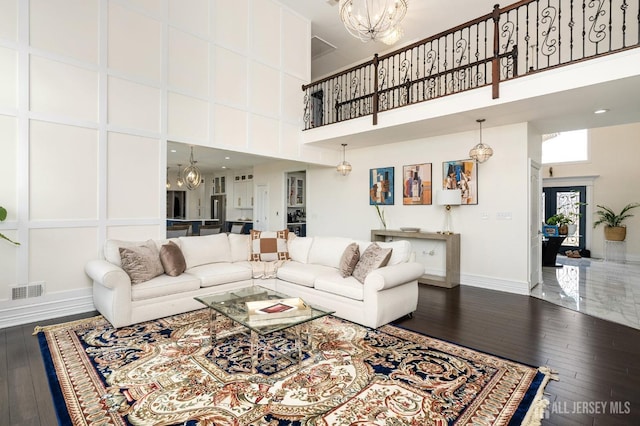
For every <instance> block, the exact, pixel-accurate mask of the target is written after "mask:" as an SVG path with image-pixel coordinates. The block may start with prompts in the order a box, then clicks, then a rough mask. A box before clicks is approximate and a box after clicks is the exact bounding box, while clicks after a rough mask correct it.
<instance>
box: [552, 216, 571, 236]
mask: <svg viewBox="0 0 640 426" xmlns="http://www.w3.org/2000/svg"><path fill="white" fill-rule="evenodd" d="M572 222H573V221H572V220H571V218H570V217H569V216H567V215H565V214H564V213H556V214H554V215H553V216H549V218H548V219H547V225H557V226H558V233H559V234H560V235H567V233H568V232H569V224H570V223H572Z"/></svg>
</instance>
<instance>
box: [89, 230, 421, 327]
mask: <svg viewBox="0 0 640 426" xmlns="http://www.w3.org/2000/svg"><path fill="white" fill-rule="evenodd" d="M168 241H173V242H174V243H175V244H176V245H177V246H178V247H180V249H181V252H182V254H183V255H184V260H185V262H186V270H185V272H184V273H181V274H180V275H178V276H169V275H167V274H164V273H162V274H161V275H158V276H156V277H154V278H151V279H149V280H148V281H144V282H140V283H136V284H132V282H131V278H130V276H129V274H128V273H127V272H125V270H124V269H123V267H122V263H121V257H120V248H121V247H125V248H126V247H132V246H140V245H141V244H143V243H144V242H131V241H118V240H108V241H107V242H106V243H105V246H104V253H103V254H104V259H98V260H92V261H90V262H88V263H87V265H86V267H85V271H86V273H87V275H89V277H90V278H91V279H92V280H93V301H94V305H95V307H96V309H97V310H98V311H99V312H100V313H101V314H102V315H103V316H104V317H105V318H106V319H107V320H109V322H111V324H113V326H114V327H123V326H126V325H131V324H135V323H138V322H142V321H148V320H152V319H157V318H161V317H165V316H168V315H174V314H178V313H183V312H187V311H191V310H195V309H200V308H203V305H202V304H201V303H200V302H198V301H196V300H194V297H196V296H202V295H207V294H213V293H219V292H224V291H229V290H233V289H238V288H242V287H247V286H251V285H259V286H263V287H266V288H269V289H272V290H276V291H279V292H281V293H284V294H286V295H288V296H292V297H301V298H302V299H304V300H305V301H306V302H308V303H310V304H314V305H318V306H322V307H325V308H328V309H330V310H333V311H335V315H336V316H338V317H341V318H344V319H347V320H350V321H353V322H356V323H359V324H362V325H365V326H368V327H372V328H377V327H379V326H381V325H384V324H386V323H388V322H390V321H393V320H395V319H397V318H400V317H402V316H404V315H407V314H411V313H412V312H413V311H415V310H416V308H417V303H418V283H417V278H418V277H419V276H421V275H422V274H423V272H424V267H423V266H422V265H420V264H419V263H416V262H410V261H409V259H410V254H411V245H410V243H409V242H408V241H404V240H399V241H393V242H379V243H378V244H379V245H380V246H381V247H384V248H392V252H391V257H390V259H389V261H388V264H387V266H384V267H381V268H378V269H375V270H373V271H372V272H370V273H368V274H367V275H366V277H365V278H364V281H363V282H362V283H361V282H360V281H358V280H357V279H356V278H354V277H353V276H348V277H346V278H343V276H342V275H341V273H340V270H339V267H340V261H341V257H342V254H343V253H344V252H345V249H346V248H347V246H349V245H350V244H351V243H353V242H354V240H350V239H348V238H340V237H294V238H289V240H288V241H287V244H286V245H287V250H288V255H289V257H290V259H289V260H284V261H280V262H277V265H278V267H277V269H276V272H275V276H270V277H268V278H265V277H264V276H262V277H258V276H259V275H261V274H256V270H259V267H258V268H256V266H260V263H259V262H250V261H248V259H249V258H250V254H251V244H250V236H249V235H242V234H217V235H208V236H193V237H180V238H177V239H172V240H154V241H153V244H154V245H155V247H157V249H158V250H160V248H161V246H162V245H163V244H167V243H168ZM355 242H356V243H357V244H358V246H359V251H360V253H364V250H365V249H366V247H368V246H369V244H372V243H371V242H367V241H355ZM268 265H269V266H270V267H271V266H273V264H268ZM254 276H255V277H256V278H254Z"/></svg>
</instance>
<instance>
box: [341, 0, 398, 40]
mask: <svg viewBox="0 0 640 426" xmlns="http://www.w3.org/2000/svg"><path fill="white" fill-rule="evenodd" d="M407 3H408V0H340V6H339V10H340V19H341V20H342V22H343V23H344V26H345V28H346V29H347V31H349V33H350V34H351V35H352V36H354V37H356V38H358V39H360V40H361V41H363V42H367V41H369V40H383V39H384V38H386V37H388V36H390V35H391V34H392V33H393V32H394V31H396V30H397V28H399V27H398V24H400V22H401V21H402V19H403V18H404V16H405V15H406V13H407ZM392 39H393V37H392V38H391V39H389V40H392ZM396 41H397V39H396Z"/></svg>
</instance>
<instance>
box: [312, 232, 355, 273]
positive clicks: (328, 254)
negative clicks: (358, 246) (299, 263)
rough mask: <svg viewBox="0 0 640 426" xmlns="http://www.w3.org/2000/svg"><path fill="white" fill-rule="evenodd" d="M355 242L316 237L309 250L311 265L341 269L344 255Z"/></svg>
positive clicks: (344, 239) (347, 239) (336, 238)
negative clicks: (341, 260)
mask: <svg viewBox="0 0 640 426" xmlns="http://www.w3.org/2000/svg"><path fill="white" fill-rule="evenodd" d="M352 242H353V240H351V239H349V238H341V237H314V238H313V243H312V244H311V249H310V250H309V263H312V264H316V265H324V266H330V267H332V268H336V269H338V268H340V259H341V258H342V253H344V250H345V249H346V248H347V246H348V245H349V244H351V243H352Z"/></svg>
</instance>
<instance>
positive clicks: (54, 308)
mask: <svg viewBox="0 0 640 426" xmlns="http://www.w3.org/2000/svg"><path fill="white" fill-rule="evenodd" d="M94 310H95V307H94V306H93V296H92V292H91V289H90V288H87V289H81V290H72V291H63V292H59V293H50V294H47V295H45V296H42V297H34V298H33V299H25V300H13V301H12V300H4V301H0V329H2V328H6V327H13V326H16V325H23V324H29V323H37V322H38V321H44V320H48V319H52V318H60V317H64V316H68V315H76V314H81V313H84V312H91V311H94Z"/></svg>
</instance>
